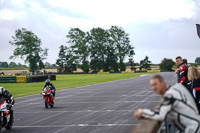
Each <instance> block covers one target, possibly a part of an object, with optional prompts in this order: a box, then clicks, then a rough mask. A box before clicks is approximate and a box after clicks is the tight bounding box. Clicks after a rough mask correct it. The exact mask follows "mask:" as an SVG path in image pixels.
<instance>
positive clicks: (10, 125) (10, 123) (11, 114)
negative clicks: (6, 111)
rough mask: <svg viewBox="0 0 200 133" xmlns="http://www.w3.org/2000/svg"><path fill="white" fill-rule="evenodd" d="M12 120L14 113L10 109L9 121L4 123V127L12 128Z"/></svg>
mask: <svg viewBox="0 0 200 133" xmlns="http://www.w3.org/2000/svg"><path fill="white" fill-rule="evenodd" d="M13 120H14V114H13V110H11V111H10V121H9V122H8V124H7V125H6V127H5V128H6V129H12V125H13Z"/></svg>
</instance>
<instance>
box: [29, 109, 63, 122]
mask: <svg viewBox="0 0 200 133" xmlns="http://www.w3.org/2000/svg"><path fill="white" fill-rule="evenodd" d="M63 113H64V112H60V113H58V114H55V115H51V116H49V117H46V118H43V119H40V120H38V121H35V122H33V123H31V124H28V125H33V124H36V123H38V122H41V121H44V120H46V119H49V118H51V117H55V116H57V115H60V114H63Z"/></svg>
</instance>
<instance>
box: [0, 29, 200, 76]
mask: <svg viewBox="0 0 200 133" xmlns="http://www.w3.org/2000/svg"><path fill="white" fill-rule="evenodd" d="M66 40H67V42H66V44H63V45H61V46H60V47H59V49H60V50H59V54H58V59H57V60H56V63H55V64H50V63H48V62H46V63H44V62H43V61H44V59H46V57H47V55H48V49H47V48H42V47H41V45H42V41H41V39H40V38H38V37H37V35H35V34H34V33H33V32H32V31H29V30H27V29H25V28H21V29H17V30H16V31H15V35H14V36H12V40H11V41H9V43H10V44H11V45H13V46H15V47H16V48H15V49H14V52H13V55H12V56H10V59H14V58H16V57H20V58H21V59H23V60H24V62H25V63H28V64H29V71H30V72H34V71H35V70H39V69H42V68H45V67H46V68H48V67H54V68H55V67H57V69H58V71H59V72H73V71H76V70H77V68H81V69H82V70H83V71H84V72H89V71H90V70H92V71H96V72H98V71H100V70H103V71H104V72H108V71H125V70H126V66H127V65H128V66H131V70H136V68H135V67H134V66H136V65H137V66H138V65H140V70H142V69H146V70H149V69H151V68H150V65H151V64H152V63H151V61H150V60H149V57H148V56H146V57H145V58H144V59H143V60H141V61H140V63H135V62H134V58H133V57H134V55H135V52H134V47H133V46H132V44H131V42H130V38H129V34H128V33H126V32H125V30H124V29H123V28H122V27H118V26H111V28H110V29H103V28H99V27H98V28H92V29H91V30H90V31H87V32H84V31H82V30H81V29H79V28H71V29H70V30H69V31H68V33H67V35H66ZM125 59H128V62H126V63H125V62H124V60H125ZM195 63H196V64H200V57H197V58H196V60H195ZM159 65H160V68H161V69H167V70H172V67H173V65H175V62H174V61H173V60H172V59H167V58H164V59H163V60H162V61H161V63H160V64H159ZM17 66H23V65H21V64H20V63H18V64H16V63H15V62H10V63H9V64H8V63H7V62H0V67H17Z"/></svg>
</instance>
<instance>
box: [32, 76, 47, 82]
mask: <svg viewBox="0 0 200 133" xmlns="http://www.w3.org/2000/svg"><path fill="white" fill-rule="evenodd" d="M31 78H32V82H42V81H45V80H47V79H48V76H36V77H31Z"/></svg>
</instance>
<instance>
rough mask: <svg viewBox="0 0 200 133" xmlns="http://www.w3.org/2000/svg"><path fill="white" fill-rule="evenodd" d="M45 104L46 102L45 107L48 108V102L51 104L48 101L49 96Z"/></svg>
mask: <svg viewBox="0 0 200 133" xmlns="http://www.w3.org/2000/svg"><path fill="white" fill-rule="evenodd" d="M44 104H45V107H46V108H48V104H49V103H48V98H45V103H44Z"/></svg>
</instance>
